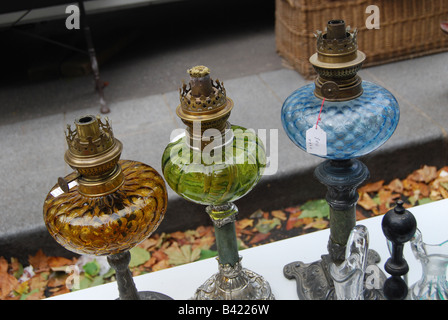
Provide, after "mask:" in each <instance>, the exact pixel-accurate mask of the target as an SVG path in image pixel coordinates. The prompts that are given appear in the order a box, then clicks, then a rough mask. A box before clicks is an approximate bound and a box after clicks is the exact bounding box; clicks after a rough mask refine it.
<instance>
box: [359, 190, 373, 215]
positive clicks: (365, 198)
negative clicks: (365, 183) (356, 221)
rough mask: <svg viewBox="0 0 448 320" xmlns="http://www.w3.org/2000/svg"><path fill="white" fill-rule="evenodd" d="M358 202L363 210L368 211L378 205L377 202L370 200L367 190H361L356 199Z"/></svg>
mask: <svg viewBox="0 0 448 320" xmlns="http://www.w3.org/2000/svg"><path fill="white" fill-rule="evenodd" d="M358 204H359V205H360V206H361V207H363V208H364V209H365V210H367V211H369V210H372V209H374V208H376V207H377V206H378V204H377V203H376V202H375V201H373V200H372V198H371V197H370V196H369V194H368V193H367V192H363V193H362V194H361V196H360V199H359V200H358Z"/></svg>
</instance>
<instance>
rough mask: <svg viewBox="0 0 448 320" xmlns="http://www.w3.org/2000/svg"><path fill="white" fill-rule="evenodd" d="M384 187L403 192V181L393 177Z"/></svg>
mask: <svg viewBox="0 0 448 320" xmlns="http://www.w3.org/2000/svg"><path fill="white" fill-rule="evenodd" d="M386 188H387V189H389V190H390V191H392V192H398V193H402V192H403V182H401V180H400V179H398V178H397V179H394V180H392V181H391V182H390V183H389V184H388V185H387V186H386Z"/></svg>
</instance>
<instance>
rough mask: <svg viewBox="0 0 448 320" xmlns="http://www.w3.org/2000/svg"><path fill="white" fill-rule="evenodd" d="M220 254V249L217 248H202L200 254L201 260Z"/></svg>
mask: <svg viewBox="0 0 448 320" xmlns="http://www.w3.org/2000/svg"><path fill="white" fill-rule="evenodd" d="M217 255H218V251H215V250H209V249H206V250H201V255H200V256H199V260H204V259H208V258H213V257H216V256H217Z"/></svg>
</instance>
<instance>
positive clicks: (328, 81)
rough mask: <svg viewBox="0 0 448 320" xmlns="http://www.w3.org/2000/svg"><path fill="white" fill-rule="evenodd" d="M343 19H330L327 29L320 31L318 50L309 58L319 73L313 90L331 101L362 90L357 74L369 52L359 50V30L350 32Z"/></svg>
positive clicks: (348, 98) (358, 93)
mask: <svg viewBox="0 0 448 320" xmlns="http://www.w3.org/2000/svg"><path fill="white" fill-rule="evenodd" d="M349 30H350V28H349V27H348V28H346V26H345V22H344V21H343V20H330V21H328V25H327V32H326V33H322V32H321V31H317V35H316V37H317V52H316V53H315V54H313V55H312V56H311V57H310V62H311V64H312V65H313V66H314V69H315V70H316V72H317V73H318V77H317V78H316V80H315V90H314V94H315V96H316V97H318V98H319V99H323V98H325V99H326V100H328V101H347V100H351V99H355V98H357V97H359V96H360V95H361V94H362V93H363V89H362V80H361V78H360V77H359V76H358V75H357V72H358V71H359V70H360V69H361V66H362V63H363V62H364V60H365V58H366V55H365V54H364V53H363V52H361V51H359V50H358V43H357V39H356V37H357V30H356V29H355V30H354V32H353V33H350V32H349Z"/></svg>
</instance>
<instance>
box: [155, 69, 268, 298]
mask: <svg viewBox="0 0 448 320" xmlns="http://www.w3.org/2000/svg"><path fill="white" fill-rule="evenodd" d="M188 73H189V75H190V82H189V85H188V86H187V85H186V84H185V83H184V85H183V87H182V88H181V89H180V105H179V106H178V107H177V111H176V113H177V115H178V116H179V117H180V118H181V119H182V121H183V122H184V123H185V124H186V126H187V128H186V130H185V132H184V134H183V135H181V136H178V137H177V138H175V139H174V141H172V142H171V143H170V144H169V145H168V146H167V147H166V149H165V151H164V154H163V157H162V170H163V174H164V177H165V180H166V181H167V183H168V185H169V186H170V187H171V188H172V189H173V190H174V191H175V192H176V193H177V194H179V195H180V196H181V197H183V198H185V199H187V200H189V201H191V202H194V203H198V204H202V205H205V206H206V212H207V214H208V215H209V216H210V218H211V220H212V222H213V224H214V228H215V236H216V244H217V249H218V258H217V259H218V264H219V272H218V273H216V274H215V275H213V276H212V277H210V278H209V279H208V280H207V281H206V282H205V283H204V284H203V285H202V286H200V287H199V288H198V289H197V291H196V293H195V294H194V297H193V299H196V300H209V299H222V300H224V299H226V300H230V299H244V300H257V299H261V300H262V299H273V298H274V297H273V295H272V293H271V289H270V286H269V283H268V282H267V281H266V280H264V278H263V277H262V276H260V275H258V274H256V273H255V272H253V271H251V270H248V269H246V268H243V267H242V264H241V257H240V256H239V254H238V246H237V238H236V231H235V219H236V216H237V214H238V209H237V207H236V205H235V204H234V201H236V200H238V199H239V198H241V197H243V196H244V195H246V194H247V193H248V192H249V191H250V190H252V188H253V187H254V186H255V185H256V184H257V182H258V181H259V180H260V178H261V176H262V173H263V170H264V167H265V164H266V155H265V150H264V146H263V144H262V142H261V141H260V140H259V138H258V137H257V135H256V134H255V133H254V132H253V131H252V130H246V129H245V128H243V127H240V126H236V125H231V124H230V123H229V122H228V121H227V120H228V118H229V116H230V112H231V110H232V108H233V101H232V100H231V99H230V98H229V97H227V95H226V90H225V88H224V85H223V83H221V82H219V80H216V81H213V80H212V79H211V78H210V70H209V69H208V68H207V67H204V66H196V67H194V68H191V69H190V70H188Z"/></svg>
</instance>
